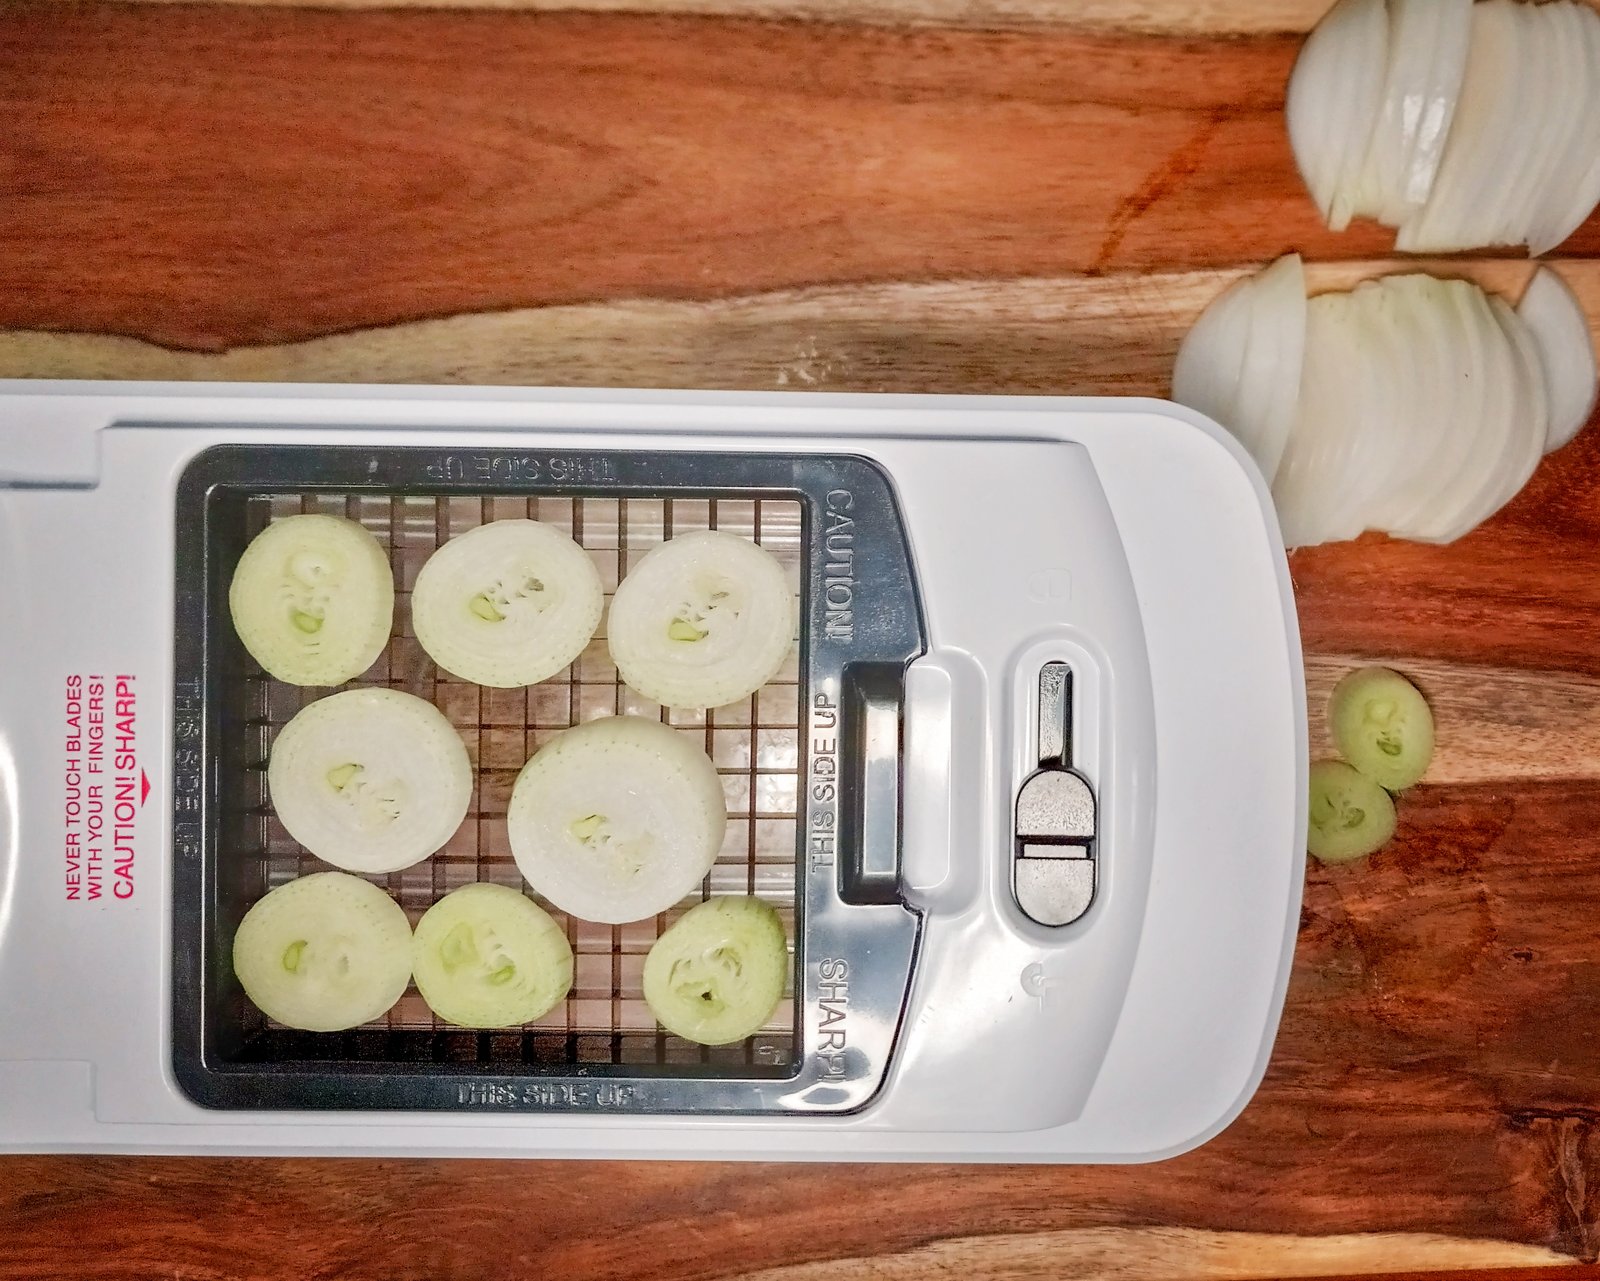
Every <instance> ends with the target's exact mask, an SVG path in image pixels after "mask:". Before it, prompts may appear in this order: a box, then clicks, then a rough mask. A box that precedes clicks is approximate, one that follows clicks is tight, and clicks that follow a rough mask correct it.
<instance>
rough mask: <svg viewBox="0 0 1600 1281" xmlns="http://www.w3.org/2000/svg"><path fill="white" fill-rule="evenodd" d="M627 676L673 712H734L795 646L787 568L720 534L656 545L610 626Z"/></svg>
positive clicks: (623, 588) (615, 604)
mask: <svg viewBox="0 0 1600 1281" xmlns="http://www.w3.org/2000/svg"><path fill="white" fill-rule="evenodd" d="M606 633H607V639H608V643H609V645H610V647H611V657H612V660H613V661H614V662H615V663H616V665H617V672H618V674H619V675H620V676H621V677H622V679H623V680H624V681H626V682H627V683H628V684H629V685H630V686H632V687H633V688H634V689H636V690H638V691H639V693H641V694H643V695H644V696H645V697H646V698H650V699H654V700H655V701H656V702H658V703H661V704H663V705H665V706H667V707H681V708H688V709H696V710H698V709H703V708H707V707H725V706H726V705H727V704H729V703H736V702H738V701H739V700H740V699H741V698H748V697H749V696H750V695H751V694H753V693H755V692H756V690H758V689H760V688H761V687H762V686H763V685H765V684H766V683H767V682H768V681H770V680H771V679H772V678H773V677H774V676H776V675H777V674H778V671H779V669H780V668H782V666H783V664H784V660H785V659H786V658H788V656H789V651H790V649H792V648H793V646H794V635H795V611H794V596H793V593H792V592H791V590H790V587H789V580H788V578H787V576H786V575H785V574H784V572H783V566H782V565H780V564H779V563H778V560H777V558H776V557H775V556H773V554H772V553H771V552H769V551H767V550H766V549H765V548H764V547H760V546H757V545H756V544H755V543H753V542H751V541H750V540H749V539H748V538H740V537H738V536H737V535H735V534H726V533H722V532H720V531H718V530H713V529H700V530H695V531H693V532H691V533H687V534H680V535H678V537H676V538H673V539H669V540H668V541H667V542H664V543H662V544H661V545H660V546H659V547H653V548H651V549H650V551H648V552H646V553H645V555H644V557H643V558H642V559H641V560H640V561H639V563H638V564H637V565H635V566H634V567H633V570H632V571H631V572H630V573H629V574H628V576H627V577H626V578H624V579H623V580H622V582H621V583H620V584H619V585H618V587H617V591H616V595H615V596H613V597H612V600H611V616H610V619H609V620H608V621H607V623H606Z"/></svg>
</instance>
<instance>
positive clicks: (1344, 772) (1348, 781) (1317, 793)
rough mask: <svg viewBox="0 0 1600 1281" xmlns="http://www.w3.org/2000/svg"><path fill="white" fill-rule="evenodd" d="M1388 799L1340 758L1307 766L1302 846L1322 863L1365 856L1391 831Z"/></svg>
mask: <svg viewBox="0 0 1600 1281" xmlns="http://www.w3.org/2000/svg"><path fill="white" fill-rule="evenodd" d="M1394 821H1395V820H1394V801H1393V800H1391V799H1390V797H1389V793H1388V792H1386V791H1384V790H1383V788H1381V787H1379V786H1378V785H1377V784H1376V783H1374V782H1373V781H1372V780H1371V779H1370V778H1368V777H1367V776H1366V775H1365V774H1361V773H1358V772H1357V771H1356V770H1355V769H1353V768H1352V767H1351V766H1349V765H1346V764H1345V763H1344V762H1343V761H1318V762H1317V763H1316V764H1315V765H1313V766H1312V767H1311V806H1310V811H1309V823H1308V827H1307V832H1306V849H1307V850H1308V851H1309V852H1310V853H1311V854H1312V855H1313V857H1315V858H1318V859H1320V860H1321V861H1322V862H1324V863H1348V862H1350V861H1352V860H1353V859H1358V858H1365V857H1366V856H1367V855H1368V854H1371V853H1372V852H1373V851H1374V850H1377V849H1379V848H1381V847H1382V846H1383V845H1384V844H1386V843H1387V842H1388V840H1389V838H1390V837H1391V836H1393V835H1394Z"/></svg>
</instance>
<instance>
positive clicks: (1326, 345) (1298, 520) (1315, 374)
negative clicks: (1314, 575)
mask: <svg viewBox="0 0 1600 1281" xmlns="http://www.w3.org/2000/svg"><path fill="white" fill-rule="evenodd" d="M1349 309H1350V295H1348V294H1323V295H1321V296H1320V297H1317V298H1313V299H1311V300H1310V302H1308V303H1307V304H1306V349H1305V367H1304V371H1303V372H1302V374H1301V387H1300V405H1299V413H1298V415H1297V416H1296V419H1295V424H1294V428H1293V430H1292V431H1291V432H1290V435H1289V445H1288V448H1287V449H1286V450H1285V451H1284V455H1283V463H1282V465H1281V466H1280V467H1279V469H1278V474H1277V477H1276V478H1275V479H1274V481H1273V486H1272V497H1273V501H1274V502H1275V503H1276V504H1277V508H1278V521H1279V524H1280V525H1281V526H1282V530H1283V538H1284V543H1285V545H1286V546H1289V547H1311V546H1314V545H1316V544H1317V543H1325V542H1329V541H1332V540H1333V539H1335V538H1339V537H1348V536H1349V535H1348V534H1342V533H1340V532H1338V527H1339V524H1340V519H1341V503H1342V502H1343V500H1344V498H1345V497H1346V490H1345V476H1346V474H1347V471H1348V468H1349V464H1350V460H1351V457H1352V455H1353V454H1354V452H1355V448H1356V439H1355V437H1356V434H1357V433H1358V432H1359V429H1360V426H1361V421H1362V419H1361V414H1360V412H1359V409H1358V406H1357V404H1356V403H1355V402H1354V401H1353V398H1352V392H1353V390H1355V389H1358V388H1359V387H1360V386H1361V379H1362V377H1363V373H1364V371H1363V370H1361V369H1360V368H1359V367H1358V364H1357V362H1358V359H1359V355H1358V351H1357V348H1356V345H1355V342H1354V328H1353V326H1352V325H1351V324H1350V323H1349V315H1348V313H1349ZM1358 532H1359V531H1358Z"/></svg>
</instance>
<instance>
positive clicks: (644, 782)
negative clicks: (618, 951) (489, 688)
mask: <svg viewBox="0 0 1600 1281" xmlns="http://www.w3.org/2000/svg"><path fill="white" fill-rule="evenodd" d="M506 819H507V827H508V831H509V835H510V840H511V853H512V857H513V858H515V859H516V862H517V867H518V869H519V870H520V871H521V872H522V875H523V877H524V879H525V880H526V881H527V882H528V884H529V885H531V886H532V887H533V889H534V890H535V891H536V892H537V893H539V894H542V895H543V896H544V897H545V898H546V899H548V900H549V901H550V902H551V903H553V904H554V905H555V906H556V907H558V908H560V909H561V910H562V911H563V912H567V913H569V914H570V915H572V916H576V917H579V918H580V919H582V920H586V921H600V922H604V923H607V924H613V925H616V924H621V923H623V922H625V921H638V920H643V919H644V918H646V917H650V916H655V915H656V914H658V913H660V912H664V911H666V910H667V909H668V908H669V907H671V906H672V905H673V904H675V903H677V902H678V901H679V900H680V899H682V898H684V897H685V896H686V895H688V894H690V893H693V892H694V891H695V890H696V889H697V888H698V887H699V886H700V883H701V882H702V881H703V880H704V879H705V876H706V873H708V872H709V871H710V870H711V865H712V864H713V863H714V862H716V859H717V853H718V851H719V850H720V849H721V848H722V838H723V835H724V833H725V832H726V830H727V825H728V810H727V800H726V797H725V796H724V793H723V790H722V782H721V780H720V779H719V778H718V777H717V770H716V766H714V765H713V764H712V763H711V760H710V758H709V757H707V756H706V754H705V753H704V752H703V751H701V750H700V749H699V748H698V747H697V746H695V744H694V743H693V742H691V741H690V740H689V738H688V737H687V736H685V735H683V734H680V733H679V732H678V731H677V730H674V729H672V728H670V727H668V726H666V725H663V724H661V722H660V721H653V720H647V719H645V718H644V717H640V716H606V717H602V718H601V719H599V720H594V721H588V722H585V723H584V724H582V725H577V726H574V727H573V728H572V729H569V730H566V731H564V732H563V733H561V734H560V735H558V736H557V737H556V738H555V739H554V740H553V741H551V742H550V743H549V744H547V745H546V746H544V747H542V748H540V750H539V751H538V752H537V753H535V755H534V757H533V759H532V760H530V761H529V762H528V763H527V765H525V766H524V767H523V769H522V773H521V774H519V775H518V776H517V782H516V785H515V787H513V789H512V792H511V804H510V806H509V808H508V811H507V816H506Z"/></svg>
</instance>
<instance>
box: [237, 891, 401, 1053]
mask: <svg viewBox="0 0 1600 1281" xmlns="http://www.w3.org/2000/svg"><path fill="white" fill-rule="evenodd" d="M233 972H234V973H235V974H236V975H238V978H239V982H240V984H241V985H242V986H243V987H244V991H245V995H246V996H248V997H249V998H250V999H251V1000H252V1001H253V1002H255V1004H256V1006H257V1008H259V1009H260V1010H261V1012H262V1013H263V1014H265V1015H266V1016H267V1017H268V1018H269V1019H273V1020H275V1021H276V1022H279V1023H282V1024H283V1025H284V1026H285V1027H293V1028H300V1029H302V1030H304V1031H307V1032H339V1031H343V1030H344V1029H345V1028H352V1027H360V1026H361V1024H363V1023H370V1022H372V1020H373V1019H375V1018H377V1017H379V1016H380V1015H381V1014H383V1013H384V1012H385V1011H386V1010H388V1009H389V1007H390V1006H392V1005H393V1004H394V1003H395V1002H396V1001H398V1000H399V999H400V997H401V996H402V995H403V994H404V992H405V990H406V984H407V983H408V982H410V980H411V924H410V922H409V921H407V920H406V914H405V913H404V912H402V911H401V910H400V906H399V904H397V903H396V902H395V901H394V900H393V899H392V898H390V897H389V896H388V895H387V894H385V893H384V892H383V891H382V890H380V889H379V888H378V887H377V886H376V885H373V884H372V883H371V882H370V881H363V880H361V879H360V878H359V877H355V876H347V875H346V874H345V873H343V872H316V873H313V874H312V875H311V876H302V877H301V878H300V879H299V880H295V881H290V882H289V883H288V884H287V885H280V886H279V887H278V888H277V889H275V890H272V891H271V892H270V893H268V894H267V895H266V896H265V897H264V898H262V899H261V900H260V901H259V902H258V903H256V905H255V906H254V907H252V908H251V909H250V910H249V911H248V912H246V913H245V914H244V920H242V921H240V922H239V929H238V932H237V933H236V934H235V935H234V936H233Z"/></svg>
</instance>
